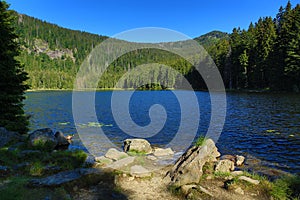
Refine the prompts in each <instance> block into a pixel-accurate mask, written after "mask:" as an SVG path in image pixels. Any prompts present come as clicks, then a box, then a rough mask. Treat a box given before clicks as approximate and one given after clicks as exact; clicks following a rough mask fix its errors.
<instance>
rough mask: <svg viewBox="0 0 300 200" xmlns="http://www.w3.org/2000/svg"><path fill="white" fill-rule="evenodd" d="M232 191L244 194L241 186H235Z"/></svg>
mask: <svg viewBox="0 0 300 200" xmlns="http://www.w3.org/2000/svg"><path fill="white" fill-rule="evenodd" d="M234 192H235V193H238V194H241V195H244V194H245V192H244V190H243V189H242V188H241V187H238V188H236V189H235V190H234Z"/></svg>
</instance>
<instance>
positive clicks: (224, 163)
mask: <svg viewBox="0 0 300 200" xmlns="http://www.w3.org/2000/svg"><path fill="white" fill-rule="evenodd" d="M233 170H234V162H232V161H231V160H227V159H226V160H219V161H218V163H217V164H216V167H215V172H222V173H226V172H230V171H233Z"/></svg>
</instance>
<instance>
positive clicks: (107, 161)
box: [95, 156, 113, 165]
mask: <svg viewBox="0 0 300 200" xmlns="http://www.w3.org/2000/svg"><path fill="white" fill-rule="evenodd" d="M95 161H96V162H98V163H100V164H102V165H109V164H111V163H112V162H113V161H112V160H111V159H109V158H106V157H105V156H100V157H95Z"/></svg>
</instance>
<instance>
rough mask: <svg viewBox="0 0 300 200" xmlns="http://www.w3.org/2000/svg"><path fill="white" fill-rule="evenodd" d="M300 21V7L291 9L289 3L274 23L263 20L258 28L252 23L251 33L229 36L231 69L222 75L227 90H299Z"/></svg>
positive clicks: (238, 31)
mask: <svg viewBox="0 0 300 200" xmlns="http://www.w3.org/2000/svg"><path fill="white" fill-rule="evenodd" d="M299 18H300V5H299V4H298V5H297V6H296V7H295V8H292V6H291V4H290V2H288V4H287V6H286V7H285V8H282V7H281V9H280V11H279V13H278V15H277V17H276V19H274V20H273V19H272V18H271V17H265V18H260V19H259V20H258V22H256V23H255V25H253V24H252V23H251V24H250V26H249V28H248V30H240V28H235V29H234V30H233V33H232V34H231V35H230V47H231V48H230V50H229V51H227V52H229V54H230V56H229V57H228V60H227V61H228V63H227V64H228V66H229V67H227V68H225V69H224V70H225V71H224V72H223V74H224V76H223V78H224V82H225V85H226V87H228V88H238V89H239V88H243V89H265V88H271V89H272V90H288V91H291V90H294V91H297V90H299V88H300V82H299V80H300V73H299V72H300V67H299V64H300V49H299V44H298V43H299V39H300V21H299ZM223 55H224V54H223ZM223 65H226V61H223ZM226 74H227V76H226ZM293 88H296V89H293Z"/></svg>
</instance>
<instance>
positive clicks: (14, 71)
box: [0, 1, 28, 134]
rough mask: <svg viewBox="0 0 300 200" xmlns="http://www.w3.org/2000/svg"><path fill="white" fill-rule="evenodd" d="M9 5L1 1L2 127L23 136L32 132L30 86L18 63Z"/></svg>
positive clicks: (0, 77) (17, 47) (0, 87)
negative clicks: (27, 96)
mask: <svg viewBox="0 0 300 200" xmlns="http://www.w3.org/2000/svg"><path fill="white" fill-rule="evenodd" d="M8 7H9V6H8V4H7V3H6V2H4V1H0V127H5V128H6V129H8V130H11V131H17V132H19V133H21V134H23V133H26V132H27V131H28V128H27V126H28V119H27V117H26V116H25V114H24V110H23V103H22V102H23V100H24V98H25V97H24V92H25V90H26V89H28V85H26V84H25V83H24V81H26V80H27V73H26V72H25V71H24V66H23V65H21V64H20V62H19V61H17V60H16V56H18V55H19V53H20V52H19V45H18V43H17V39H18V37H17V35H16V34H15V30H14V27H13V20H14V17H13V14H12V11H9V10H8Z"/></svg>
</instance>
